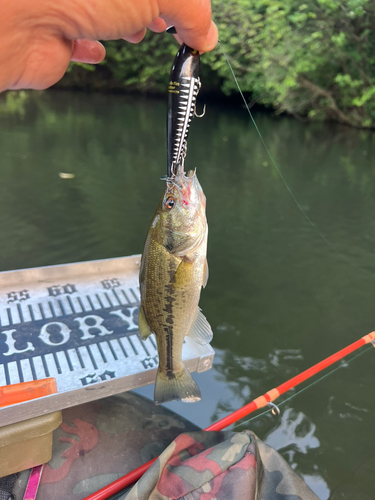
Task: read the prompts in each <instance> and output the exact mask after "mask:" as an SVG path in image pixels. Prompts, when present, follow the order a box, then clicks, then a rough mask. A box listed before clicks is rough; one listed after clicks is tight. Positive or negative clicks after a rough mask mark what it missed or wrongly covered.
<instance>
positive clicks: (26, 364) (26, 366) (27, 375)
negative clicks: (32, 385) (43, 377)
mask: <svg viewBox="0 0 375 500" xmlns="http://www.w3.org/2000/svg"><path fill="white" fill-rule="evenodd" d="M20 371H21V372H22V376H23V379H24V381H25V382H31V380H33V379H34V375H33V372H32V370H31V366H30V360H29V359H28V358H25V359H21V367H20Z"/></svg>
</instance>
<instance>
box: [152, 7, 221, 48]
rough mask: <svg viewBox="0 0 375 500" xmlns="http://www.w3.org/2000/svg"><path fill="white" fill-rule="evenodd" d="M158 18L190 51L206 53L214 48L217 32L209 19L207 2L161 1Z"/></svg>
mask: <svg viewBox="0 0 375 500" xmlns="http://www.w3.org/2000/svg"><path fill="white" fill-rule="evenodd" d="M159 8H160V17H161V18H162V19H164V21H165V22H166V23H167V25H168V26H170V25H173V26H174V27H175V28H176V30H177V34H178V35H179V37H180V38H181V39H182V40H183V41H184V42H185V43H186V45H189V47H191V48H192V49H196V50H199V51H201V52H208V51H210V50H212V49H213V48H215V46H216V44H217V41H218V31H217V27H216V25H215V23H214V22H213V21H212V19H211V4H210V1H209V0H174V1H173V2H171V1H170V0H161V1H160V2H159Z"/></svg>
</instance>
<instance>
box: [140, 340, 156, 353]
mask: <svg viewBox="0 0 375 500" xmlns="http://www.w3.org/2000/svg"><path fill="white" fill-rule="evenodd" d="M142 343H143V344H144V345H145V347H146V348H147V350H148V352H149V356H155V354H157V353H158V351H157V349H155V346H154V344H153V343H152V342H151V339H150V337H148V338H147V339H146V340H145V341H143V340H142Z"/></svg>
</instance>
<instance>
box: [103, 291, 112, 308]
mask: <svg viewBox="0 0 375 500" xmlns="http://www.w3.org/2000/svg"><path fill="white" fill-rule="evenodd" d="M104 295H105V296H106V298H107V300H108V302H109V305H110V306H111V307H113V303H112V300H111V297H110V296H109V295H108V292H104Z"/></svg>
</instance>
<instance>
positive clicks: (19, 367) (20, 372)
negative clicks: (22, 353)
mask: <svg viewBox="0 0 375 500" xmlns="http://www.w3.org/2000/svg"><path fill="white" fill-rule="evenodd" d="M16 363H17V370H18V375H19V378H20V382H25V379H24V377H23V371H22V366H21V362H20V361H19V360H17V361H16Z"/></svg>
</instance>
